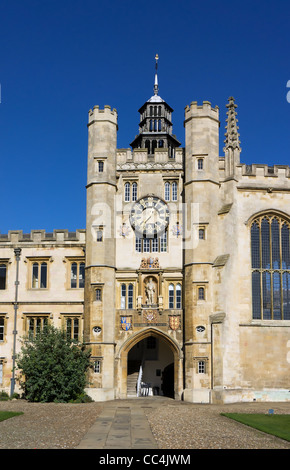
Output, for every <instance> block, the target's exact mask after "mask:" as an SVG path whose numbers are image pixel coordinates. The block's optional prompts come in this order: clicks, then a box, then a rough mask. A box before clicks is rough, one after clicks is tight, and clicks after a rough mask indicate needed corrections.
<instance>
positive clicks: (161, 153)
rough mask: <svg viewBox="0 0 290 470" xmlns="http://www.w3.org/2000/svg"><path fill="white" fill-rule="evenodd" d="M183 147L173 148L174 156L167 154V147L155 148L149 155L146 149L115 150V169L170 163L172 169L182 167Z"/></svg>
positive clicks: (148, 166) (158, 165) (153, 167)
mask: <svg viewBox="0 0 290 470" xmlns="http://www.w3.org/2000/svg"><path fill="white" fill-rule="evenodd" d="M183 156H184V149H183V148H177V149H175V155H174V157H170V156H169V149H167V148H156V149H155V151H154V154H153V155H151V154H150V155H149V153H148V149H143V148H137V149H134V150H133V151H132V150H131V149H130V148H128V149H118V150H117V169H118V170H127V169H132V168H135V167H136V168H141V167H140V165H141V166H142V165H143V167H144V169H159V168H161V167H164V166H166V165H167V166H168V165H170V168H173V169H179V170H180V169H182V168H183Z"/></svg>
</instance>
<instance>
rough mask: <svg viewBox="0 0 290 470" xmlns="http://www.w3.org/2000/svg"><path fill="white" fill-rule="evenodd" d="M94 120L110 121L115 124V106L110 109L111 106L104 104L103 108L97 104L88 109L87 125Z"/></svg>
mask: <svg viewBox="0 0 290 470" xmlns="http://www.w3.org/2000/svg"><path fill="white" fill-rule="evenodd" d="M95 121H111V122H112V123H114V124H116V125H117V121H118V113H117V110H116V109H115V108H113V109H111V106H109V105H105V106H104V109H100V107H99V106H98V105H96V106H94V108H93V109H90V110H89V122H88V125H90V124H92V123H93V122H95Z"/></svg>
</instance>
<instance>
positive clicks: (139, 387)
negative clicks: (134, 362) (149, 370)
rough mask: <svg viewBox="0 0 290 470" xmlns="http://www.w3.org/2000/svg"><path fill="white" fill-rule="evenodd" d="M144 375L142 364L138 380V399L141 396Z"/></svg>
mask: <svg viewBox="0 0 290 470" xmlns="http://www.w3.org/2000/svg"><path fill="white" fill-rule="evenodd" d="M142 374H143V369H142V364H141V365H140V369H139V374H138V379H137V397H139V396H140V391H141V380H142Z"/></svg>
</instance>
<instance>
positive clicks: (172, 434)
mask: <svg viewBox="0 0 290 470" xmlns="http://www.w3.org/2000/svg"><path fill="white" fill-rule="evenodd" d="M158 398H159V397H156V398H150V397H148V401H147V399H146V402H145V403H144V402H143V400H142V407H143V409H144V411H145V413H146V416H147V418H148V421H149V424H150V426H151V429H152V432H153V435H154V436H155V439H156V440H157V443H158V446H159V448H160V449H290V442H287V441H284V440H282V439H278V438H275V437H274V436H270V435H268V434H265V433H262V432H260V431H256V430H254V429H251V428H249V427H248V426H244V425H242V424H239V423H236V422H235V421H232V420H229V419H227V418H225V417H223V416H220V413H221V412H243V413H268V410H269V409H270V408H273V409H274V411H275V413H277V414H278V413H281V414H290V403H244V404H232V405H199V404H189V403H184V402H177V401H174V400H170V399H168V400H167V399H158ZM160 398H161V397H160ZM133 401H134V406H135V405H136V399H133ZM125 402H126V403H125ZM130 402H131V403H132V400H119V404H120V406H124V405H125V404H126V405H127V404H130ZM104 406H106V403H84V404H82V403H81V404H66V403H28V402H26V401H25V400H16V401H8V402H1V401H0V411H2V410H7V411H23V412H24V414H23V415H21V416H17V417H14V418H11V419H8V420H6V421H2V422H0V449H73V448H75V447H76V446H77V445H78V444H79V442H80V441H81V439H82V438H83V437H84V435H85V434H86V433H87V432H88V430H89V429H90V427H91V426H92V425H93V424H94V423H95V421H96V419H97V417H98V416H99V415H100V413H101V411H102V409H103V407H104ZM140 406H141V402H140Z"/></svg>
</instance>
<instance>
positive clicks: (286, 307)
mask: <svg viewBox="0 0 290 470" xmlns="http://www.w3.org/2000/svg"><path fill="white" fill-rule="evenodd" d="M282 282H283V318H284V320H290V273H283V275H282Z"/></svg>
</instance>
